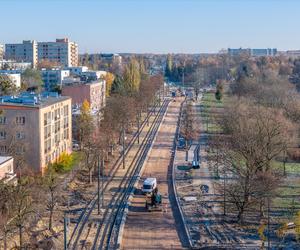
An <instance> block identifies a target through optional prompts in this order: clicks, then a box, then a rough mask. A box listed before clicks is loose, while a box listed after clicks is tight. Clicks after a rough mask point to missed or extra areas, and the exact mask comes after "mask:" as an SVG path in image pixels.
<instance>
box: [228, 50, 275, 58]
mask: <svg viewBox="0 0 300 250" xmlns="http://www.w3.org/2000/svg"><path fill="white" fill-rule="evenodd" d="M227 53H228V54H229V55H230V56H238V55H249V56H276V54H277V49H270V48H267V49H250V48H247V49H242V48H239V49H231V48H229V49H228V50H227Z"/></svg>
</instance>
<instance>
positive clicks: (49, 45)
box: [38, 38, 78, 67]
mask: <svg viewBox="0 0 300 250" xmlns="http://www.w3.org/2000/svg"><path fill="white" fill-rule="evenodd" d="M38 60H39V61H43V60H48V61H51V62H56V63H58V64H60V65H61V66H65V67H72V66H77V65H78V45H77V44H76V43H75V42H71V41H69V39H68V38H63V39H56V41H55V42H39V43H38Z"/></svg>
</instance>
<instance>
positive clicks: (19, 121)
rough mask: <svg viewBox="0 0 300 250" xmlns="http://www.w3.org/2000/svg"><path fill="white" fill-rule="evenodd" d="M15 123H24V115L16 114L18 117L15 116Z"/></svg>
mask: <svg viewBox="0 0 300 250" xmlns="http://www.w3.org/2000/svg"><path fill="white" fill-rule="evenodd" d="M16 123H17V124H18V125H24V124H25V116H18V117H16Z"/></svg>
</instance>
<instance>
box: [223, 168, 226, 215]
mask: <svg viewBox="0 0 300 250" xmlns="http://www.w3.org/2000/svg"><path fill="white" fill-rule="evenodd" d="M223 184H224V186H223V189H224V211H223V214H224V216H225V215H226V170H225V167H224V183H223Z"/></svg>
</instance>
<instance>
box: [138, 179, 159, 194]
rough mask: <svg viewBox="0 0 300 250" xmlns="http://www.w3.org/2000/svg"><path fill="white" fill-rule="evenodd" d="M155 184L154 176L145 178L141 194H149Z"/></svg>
mask: <svg viewBox="0 0 300 250" xmlns="http://www.w3.org/2000/svg"><path fill="white" fill-rule="evenodd" d="M156 186H157V180H156V178H146V180H144V183H143V187H142V192H143V194H149V193H150V194H151V193H152V192H153V190H154V189H155V188H156Z"/></svg>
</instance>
